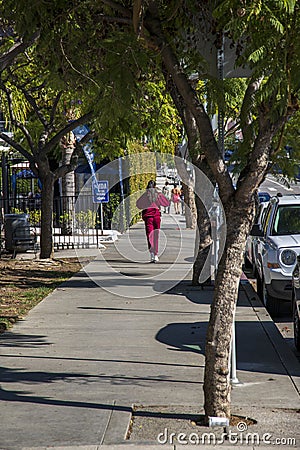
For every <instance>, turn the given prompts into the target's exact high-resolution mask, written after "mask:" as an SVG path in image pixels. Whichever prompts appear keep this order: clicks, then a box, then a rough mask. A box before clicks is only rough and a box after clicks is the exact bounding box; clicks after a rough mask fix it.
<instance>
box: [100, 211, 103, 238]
mask: <svg viewBox="0 0 300 450" xmlns="http://www.w3.org/2000/svg"><path fill="white" fill-rule="evenodd" d="M100 214H101V236H103V229H104V226H103V203H100Z"/></svg>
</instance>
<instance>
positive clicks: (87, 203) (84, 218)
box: [0, 194, 121, 249]
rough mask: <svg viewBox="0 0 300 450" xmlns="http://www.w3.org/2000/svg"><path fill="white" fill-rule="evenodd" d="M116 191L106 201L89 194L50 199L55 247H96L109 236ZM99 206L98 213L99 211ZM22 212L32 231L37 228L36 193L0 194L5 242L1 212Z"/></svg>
mask: <svg viewBox="0 0 300 450" xmlns="http://www.w3.org/2000/svg"><path fill="white" fill-rule="evenodd" d="M120 201H121V197H120V194H111V195H110V201H109V203H105V204H102V205H101V204H98V203H93V199H92V196H91V195H79V196H77V197H76V196H59V197H55V198H54V200H53V224H52V225H53V243H54V248H56V249H60V248H61V249H65V248H91V247H99V243H100V242H102V241H103V240H105V239H109V238H110V237H111V232H110V230H111V223H112V219H113V215H114V212H115V210H116V208H117V207H118V205H119V204H120ZM101 208H102V213H101ZM24 213H25V214H26V215H27V217H28V222H29V224H30V227H31V229H32V233H34V234H35V235H36V236H37V242H38V243H39V236H40V232H41V198H40V197H39V196H35V197H34V196H27V197H23V196H18V197H14V198H8V199H6V198H3V197H0V222H1V238H2V242H5V216H6V215H7V214H24Z"/></svg>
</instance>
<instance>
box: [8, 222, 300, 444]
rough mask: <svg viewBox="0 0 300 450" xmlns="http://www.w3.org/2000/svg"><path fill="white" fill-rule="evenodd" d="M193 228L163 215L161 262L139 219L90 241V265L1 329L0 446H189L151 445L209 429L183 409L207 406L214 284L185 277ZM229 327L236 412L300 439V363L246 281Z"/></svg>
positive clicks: (260, 429)
mask: <svg viewBox="0 0 300 450" xmlns="http://www.w3.org/2000/svg"><path fill="white" fill-rule="evenodd" d="M174 220H179V223H175V222H174ZM193 235H194V233H193V232H192V231H191V230H185V229H184V223H183V221H182V216H177V217H175V216H174V217H173V219H172V217H171V216H168V215H163V226H162V234H161V247H162V249H164V251H163V254H162V256H161V258H160V262H159V264H149V263H148V252H145V246H146V239H145V235H144V228H143V224H137V225H136V226H135V227H134V228H133V229H131V231H130V233H128V234H126V235H124V236H122V237H121V238H120V240H119V241H117V243H115V244H110V245H109V246H107V247H106V249H105V250H102V251H99V252H98V254H97V257H96V259H95V260H94V261H93V262H91V263H90V264H89V265H88V266H87V267H86V268H85V269H86V272H87V273H88V276H87V275H86V273H85V272H84V271H81V272H80V273H78V274H76V275H75V276H74V277H73V278H72V279H71V280H69V281H68V282H66V283H64V285H62V286H61V287H60V288H58V289H57V290H56V291H54V292H53V293H52V294H51V295H49V296H48V297H47V298H46V299H45V300H44V301H43V302H42V303H40V304H39V305H38V306H37V307H35V308H34V309H33V310H32V311H31V312H30V314H29V315H28V316H27V318H26V319H25V320H23V321H20V322H19V323H18V324H16V325H15V326H14V328H13V329H12V331H10V332H6V333H5V334H3V335H1V336H0V352H1V353H0V355H1V366H2V367H1V378H0V379H1V389H0V393H1V397H0V398H1V400H2V401H1V409H0V423H1V435H0V449H1V450H14V449H26V450H28V449H44V448H48V447H50V448H56V450H58V449H59V448H62V447H66V448H68V449H76V448H80V449H86V450H95V449H97V448H100V449H101V450H105V449H106V448H108V449H110V450H112V449H115V448H117V449H119V450H121V449H122V450H123V448H126V449H127V448H129V449H130V448H134V449H143V448H146V449H149V450H150V449H151V450H152V449H153V450H154V448H155V449H156V448H164V449H165V450H169V449H171V448H172V449H174V448H175V447H176V449H177V448H178V449H179V448H189V446H188V445H182V446H179V445H177V443H176V442H174V443H173V442H170V440H169V439H168V440H167V442H166V445H164V446H162V445H159V442H158V441H157V436H158V434H159V433H163V432H164V430H165V429H166V428H167V430H168V433H171V432H174V433H175V434H176V435H178V433H180V432H187V433H191V430H192V431H193V432H194V433H195V432H197V433H198V434H199V435H201V433H204V432H205V433H207V432H211V431H214V429H208V428H204V427H201V426H199V427H196V426H195V425H193V423H192V420H191V419H193V417H195V415H196V414H201V413H203V409H202V405H203V393H202V384H203V372H204V354H203V352H204V343H205V330H206V326H207V321H208V317H209V309H210V303H211V299H212V295H213V291H212V288H206V289H205V290H201V289H200V288H198V287H192V286H191V284H190V281H189V280H190V275H189V271H190V269H191V266H192V255H193V238H194V236H193ZM164 247H165V248H164ZM79 256H80V255H79ZM236 335H237V369H238V371H237V376H238V380H239V381H240V384H239V385H236V386H234V387H233V392H232V413H233V414H236V415H240V416H247V417H250V418H253V419H255V420H256V421H257V422H258V423H257V424H256V425H253V426H249V429H248V431H249V432H252V433H259V434H261V435H263V434H264V433H270V434H271V435H272V439H274V438H278V439H286V440H287V438H295V439H298V445H299V442H300V431H299V429H300V427H299V410H300V400H299V391H300V364H299V362H298V361H297V359H296V357H295V356H294V355H293V353H292V352H291V350H290V349H289V347H288V345H287V344H286V343H285V342H284V339H283V338H282V337H281V336H280V334H279V332H278V330H277V328H276V327H275V325H274V324H273V322H272V320H271V319H270V317H269V315H268V314H267V312H266V310H265V309H264V308H263V307H262V306H261V303H260V302H259V300H258V298H257V297H256V295H255V293H254V291H253V290H252V288H251V286H250V284H249V283H247V282H245V281H242V282H241V288H240V296H239V302H238V307H237V313H236ZM133 405H135V409H134V422H133V424H131V425H132V426H131V427H130V419H131V417H132V412H133ZM233 428H234V427H233ZM129 430H130V431H131V438H130V439H129V440H125V435H126V434H127V432H128V431H129ZM217 431H218V432H220V430H217ZM235 431H237V429H236V427H235ZM278 442H279V441H278ZM282 442H283V441H282ZM272 443H273V441H272ZM122 444H123V445H122ZM229 444H232V443H231V442H230V443H228V444H227V445H225V443H224V444H223V445H219V446H217V447H218V448H222V449H225V448H228V446H229ZM238 444H239V446H237V445H234V444H232V445H231V446H229V447H230V448H235V449H236V448H241V443H238ZM106 446H107V447H106ZM211 447H212V446H211V445H210V446H209V445H208V446H207V447H205V446H203V445H202V448H211ZM245 447H246V448H254V447H255V448H263V445H262V443H261V445H260V446H259V447H258V446H256V445H252V446H251V445H245V446H244V447H243V448H245ZM282 447H284V448H296V446H295V445H293V443H292V444H291V445H290V446H289V445H286V444H283V445H282ZM190 448H195V446H194V445H192V446H190ZM269 448H270V447H269ZM277 448H281V447H280V445H277Z"/></svg>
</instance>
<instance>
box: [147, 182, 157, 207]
mask: <svg viewBox="0 0 300 450" xmlns="http://www.w3.org/2000/svg"><path fill="white" fill-rule="evenodd" d="M147 196H148V199H149V202H150V204H152V203H155V202H156V200H157V197H158V192H157V189H156V182H155V181H154V180H150V181H148V184H147Z"/></svg>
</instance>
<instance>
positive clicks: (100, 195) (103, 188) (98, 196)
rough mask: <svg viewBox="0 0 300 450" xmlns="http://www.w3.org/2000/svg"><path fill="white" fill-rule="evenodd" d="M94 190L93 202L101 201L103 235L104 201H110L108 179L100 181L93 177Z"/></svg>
mask: <svg viewBox="0 0 300 450" xmlns="http://www.w3.org/2000/svg"><path fill="white" fill-rule="evenodd" d="M92 191H93V203H100V220H101V235H102V236H103V228H104V227H103V221H104V218H103V203H108V202H109V188H108V181H107V180H101V181H98V180H96V179H95V178H93V181H92Z"/></svg>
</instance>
